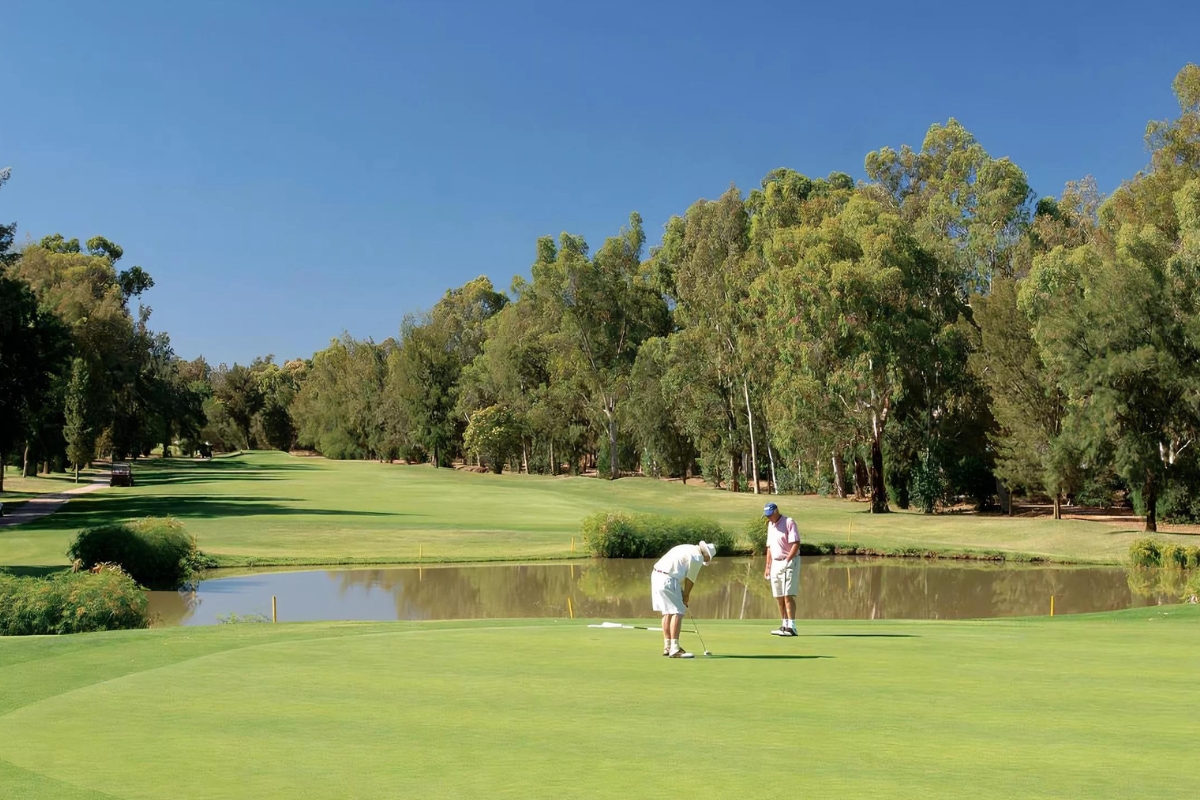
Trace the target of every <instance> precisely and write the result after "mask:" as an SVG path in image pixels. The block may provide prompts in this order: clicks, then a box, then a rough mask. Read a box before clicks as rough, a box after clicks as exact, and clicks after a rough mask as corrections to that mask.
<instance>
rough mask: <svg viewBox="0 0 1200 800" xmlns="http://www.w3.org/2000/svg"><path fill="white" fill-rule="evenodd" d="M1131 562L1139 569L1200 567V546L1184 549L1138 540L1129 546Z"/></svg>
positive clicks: (1177, 546) (1176, 545) (1174, 545)
mask: <svg viewBox="0 0 1200 800" xmlns="http://www.w3.org/2000/svg"><path fill="white" fill-rule="evenodd" d="M1129 560H1130V561H1131V562H1133V564H1134V566H1137V567H1172V568H1175V569H1196V568H1197V567H1200V546H1197V547H1183V546H1182V545H1178V544H1175V543H1174V542H1160V541H1158V540H1156V539H1149V538H1147V539H1138V540H1136V541H1135V542H1134V543H1133V544H1131V545H1130V546H1129Z"/></svg>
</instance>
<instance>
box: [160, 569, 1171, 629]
mask: <svg viewBox="0 0 1200 800" xmlns="http://www.w3.org/2000/svg"><path fill="white" fill-rule="evenodd" d="M652 565H653V562H652V561H649V560H637V559H618V560H603V559H597V560H587V561H575V562H566V563H562V562H558V563H551V562H545V563H533V564H473V565H460V564H449V565H433V566H424V567H421V566H415V565H409V566H384V567H370V568H354V569H321V570H309V571H294V570H293V571H287V572H284V571H274V572H271V571H267V572H264V571H259V572H255V573H253V574H246V573H242V574H237V573H235V572H233V571H230V570H223V571H217V572H214V573H209V574H208V575H206V576H204V577H202V579H201V580H200V581H199V582H198V584H196V585H195V587H194V588H193V589H189V590H181V591H178V592H150V612H151V614H152V615H153V617H154V620H155V624H156V625H159V626H171V625H214V624H218V623H221V622H229V621H235V620H237V619H239V618H240V619H246V618H250V619H256V620H263V619H264V618H265V619H270V616H271V598H272V597H274V598H276V604H277V615H278V620H279V621H280V622H301V621H325V620H396V619H402V620H439V619H476V618H506V617H569V616H574V617H581V618H582V617H586V618H592V619H599V618H610V619H637V618H649V617H652V616H654V613H653V611H652V610H651V608H650V578H649V576H650V570H651V566H652ZM1175 574H1176V575H1178V574H1179V573H1178V571H1176V572H1175ZM1175 582H1176V581H1175V580H1174V579H1172V578H1171V577H1170V575H1169V571H1160V570H1149V571H1147V570H1131V569H1125V568H1122V567H1103V566H1064V565H1055V566H1049V565H1015V564H993V563H985V562H969V561H927V560H916V559H878V558H855V557H837V556H830V557H812V558H805V559H804V561H803V563H802V565H801V580H800V594H799V597H798V613H797V615H798V616H799V617H800V618H805V619H978V618H984V617H1014V616H1035V615H1045V614H1049V613H1050V604H1051V597H1053V598H1054V609H1055V612H1054V613H1055V614H1079V613H1085V612H1093V611H1113V610H1116V609H1122V608H1132V607H1138V606H1149V605H1158V604H1161V603H1176V602H1179V599H1180V593H1181V592H1182V585H1180V586H1175V585H1174V583H1175ZM692 611H693V613H695V614H696V615H697V616H698V617H700V618H718V619H772V618H775V617H776V615H777V611H776V605H775V602H774V600H773V599H772V598H771V593H770V588H769V586H768V585H767V582H766V580H764V579H763V576H762V562H761V561H759V560H757V559H754V560H751V559H748V558H719V559H717V562H716V563H715V564H714V565H713V566H711V567H709V568H706V569H705V570H704V571H703V572H702V573H701V575H700V578H699V580H698V582H697V585H696V588H695V591H694V592H693V597H692ZM231 615H232V616H231Z"/></svg>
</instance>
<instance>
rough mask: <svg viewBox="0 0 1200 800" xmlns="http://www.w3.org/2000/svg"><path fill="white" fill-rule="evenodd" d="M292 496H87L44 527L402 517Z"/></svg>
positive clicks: (394, 513)
mask: <svg viewBox="0 0 1200 800" xmlns="http://www.w3.org/2000/svg"><path fill="white" fill-rule="evenodd" d="M302 502H303V500H301V499H300V498H295V497H275V498H271V499H270V500H265V499H263V498H261V497H239V496H236V495H234V496H229V495H187V496H183V497H141V496H138V495H99V496H97V495H91V496H89V497H87V498H85V499H83V501H82V502H74V503H69V504H67V505H66V506H65V507H64V508H63V509H62V510H60V511H59V512H58V513H56V514H54V515H53V516H52V517H49V518H47V522H46V523H45V524H46V525H48V526H50V527H61V526H62V525H63V523H66V524H67V525H68V526H71V527H76V526H77V527H88V526H91V525H98V524H102V523H105V522H111V521H113V520H118V519H131V518H134V517H176V518H178V519H184V520H186V519H215V518H218V517H226V518H228V517H259V516H263V517H276V516H277V517H305V516H309V517H402V516H411V515H409V514H404V513H401V512H394V511H360V510H354V509H345V508H308V507H305V506H302V505H290V504H291V503H296V504H299V503H302Z"/></svg>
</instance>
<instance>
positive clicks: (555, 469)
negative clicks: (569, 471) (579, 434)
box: [550, 439, 558, 475]
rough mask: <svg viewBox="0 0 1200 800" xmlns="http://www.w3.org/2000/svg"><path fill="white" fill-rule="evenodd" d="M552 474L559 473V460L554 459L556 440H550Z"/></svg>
mask: <svg viewBox="0 0 1200 800" xmlns="http://www.w3.org/2000/svg"><path fill="white" fill-rule="evenodd" d="M550 474H551V475H557V474H558V462H557V461H555V460H554V440H553V439H551V440H550Z"/></svg>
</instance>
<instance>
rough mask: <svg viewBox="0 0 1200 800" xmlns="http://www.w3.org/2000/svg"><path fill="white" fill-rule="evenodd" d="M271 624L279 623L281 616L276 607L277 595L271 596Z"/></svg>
mask: <svg viewBox="0 0 1200 800" xmlns="http://www.w3.org/2000/svg"><path fill="white" fill-rule="evenodd" d="M271 622H279V614H278V613H277V608H276V606H275V595H271Z"/></svg>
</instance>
